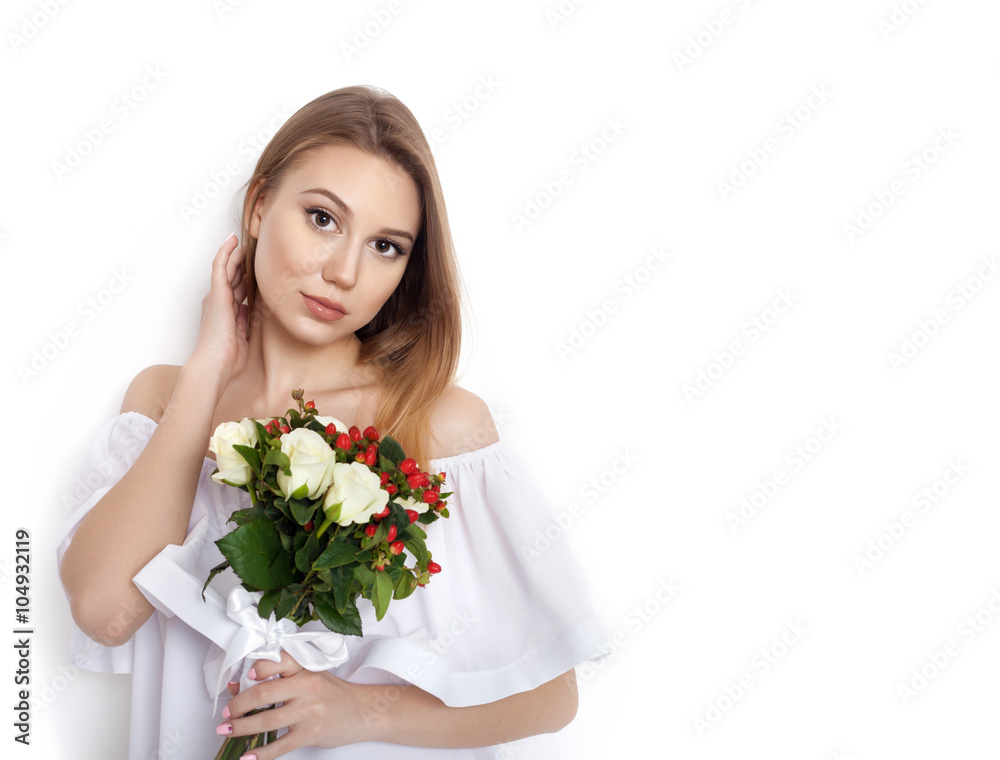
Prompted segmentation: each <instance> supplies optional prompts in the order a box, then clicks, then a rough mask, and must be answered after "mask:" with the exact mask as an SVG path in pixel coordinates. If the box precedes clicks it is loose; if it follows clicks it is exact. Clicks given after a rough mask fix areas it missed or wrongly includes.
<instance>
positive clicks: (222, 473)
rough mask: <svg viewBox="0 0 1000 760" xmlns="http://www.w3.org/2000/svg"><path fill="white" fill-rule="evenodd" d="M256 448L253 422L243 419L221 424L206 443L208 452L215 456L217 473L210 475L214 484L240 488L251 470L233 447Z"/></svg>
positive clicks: (248, 477) (247, 478)
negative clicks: (225, 484)
mask: <svg viewBox="0 0 1000 760" xmlns="http://www.w3.org/2000/svg"><path fill="white" fill-rule="evenodd" d="M234 444H238V445H241V446H256V445H257V426H256V425H254V424H253V420H251V419H250V418H249V417H244V418H243V419H242V420H240V421H239V422H223V423H221V424H220V425H219V426H218V427H217V428H216V429H215V433H214V434H213V435H212V438H211V440H209V442H208V448H209V450H210V451H211V452H212V453H213V454H215V461H216V463H217V464H218V467H219V471H218V472H216V473H214V474H213V475H212V480H214V481H215V482H216V483H228V484H230V485H235V486H242V485H245V484H246V483H248V482H249V481H250V478H251V477H252V476H253V470H251V469H250V465H248V464H247V460H245V459H244V458H243V455H242V454H240V452H238V451H236V450H235V449H233V445H234Z"/></svg>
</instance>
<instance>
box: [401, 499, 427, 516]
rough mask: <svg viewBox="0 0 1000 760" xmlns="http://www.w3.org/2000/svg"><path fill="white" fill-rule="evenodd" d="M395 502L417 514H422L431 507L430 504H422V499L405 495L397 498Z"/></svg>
mask: <svg viewBox="0 0 1000 760" xmlns="http://www.w3.org/2000/svg"><path fill="white" fill-rule="evenodd" d="M396 503H397V504H398V505H399V506H401V507H402V508H403V509H412V510H413V511H414V512H416V513H417V514H418V515H422V514H423V513H424V512H426V511H427V510H428V509H430V508H431V505H430V504H424V502H422V501H416V500H415V499H414V498H413V497H412V496H407V497H406V498H405V499H398V498H397V499H396Z"/></svg>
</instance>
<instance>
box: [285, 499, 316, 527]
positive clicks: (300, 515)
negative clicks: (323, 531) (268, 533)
mask: <svg viewBox="0 0 1000 760" xmlns="http://www.w3.org/2000/svg"><path fill="white" fill-rule="evenodd" d="M288 506H289V507H290V508H291V511H292V519H293V520H295V522H297V523H298V524H299V525H305V524H306V523H307V522H309V521H310V520H312V519H313V515H314V514H316V508H317V507H318V506H319V502H318V501H308V500H305V501H304V500H302V499H292V500H291V501H290V502H288Z"/></svg>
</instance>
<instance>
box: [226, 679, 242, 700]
mask: <svg viewBox="0 0 1000 760" xmlns="http://www.w3.org/2000/svg"><path fill="white" fill-rule="evenodd" d="M226 688H227V689H228V690H229V693H230V694H232V695H233V696H234V697H235V696H236V695H237V694H239V693H240V682H239V681H230V682H229V683H227V684H226Z"/></svg>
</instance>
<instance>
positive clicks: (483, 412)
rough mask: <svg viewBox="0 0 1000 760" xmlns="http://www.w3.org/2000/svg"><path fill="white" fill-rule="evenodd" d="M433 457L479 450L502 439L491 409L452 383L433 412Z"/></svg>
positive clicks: (472, 394)
mask: <svg viewBox="0 0 1000 760" xmlns="http://www.w3.org/2000/svg"><path fill="white" fill-rule="evenodd" d="M429 421H430V430H431V436H430V443H429V446H428V453H427V456H428V457H429V458H430V459H444V458H445V457H450V456H455V455H456V454H463V453H465V452H466V451H475V450H476V449H481V448H483V447H484V446H488V445H490V444H491V443H496V442H497V441H499V440H500V436H499V434H498V433H497V429H496V424H495V423H494V421H493V415H492V414H490V408H489V407H488V406H487V405H486V402H485V401H483V400H482V399H481V398H479V396H477V395H476V394H475V393H473V392H472V391H468V390H466V389H465V388H460V387H459V386H457V385H450V386H448V388H447V389H446V390H445V392H444V393H442V394H441V396H440V397H439V398H438V400H437V401H436V402H435V404H434V406H433V407H432V408H431V413H430V420H429Z"/></svg>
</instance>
